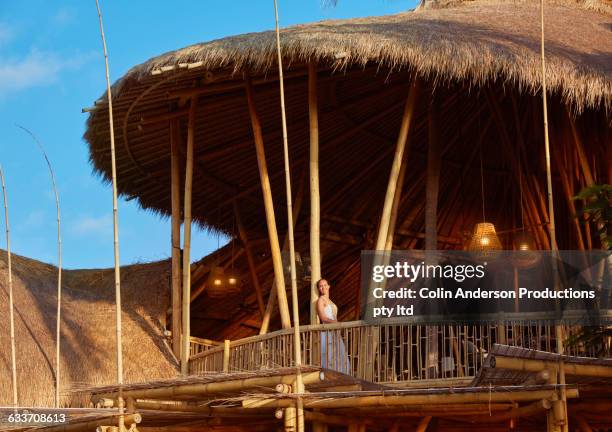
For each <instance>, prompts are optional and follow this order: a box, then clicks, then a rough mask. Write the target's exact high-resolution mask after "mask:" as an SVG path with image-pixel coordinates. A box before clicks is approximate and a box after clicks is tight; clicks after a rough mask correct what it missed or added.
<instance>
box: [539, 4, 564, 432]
mask: <svg viewBox="0 0 612 432" xmlns="http://www.w3.org/2000/svg"><path fill="white" fill-rule="evenodd" d="M540 24H541V26H540V27H541V39H540V48H541V56H542V109H543V117H544V150H545V152H546V189H547V196H548V230H549V236H550V245H551V247H552V250H553V260H552V271H553V276H554V278H555V282H554V284H555V289H559V286H558V285H559V280H558V279H559V275H558V269H557V259H556V256H557V254H558V250H559V248H558V245H557V237H556V233H555V208H554V203H553V189H552V170H551V166H550V142H549V138H548V107H547V104H546V59H545V56H544V0H540ZM557 307H559V306H558V305H557ZM555 336H556V337H555V339H556V342H557V353H558V354H560V355H562V354H563V329H562V328H561V326H560V325H558V324H557V325H555ZM566 394H567V393H566V391H565V387H563V388H562V389H561V399H562V402H563V411H564V413H565V414H567V400H566V398H567V397H566ZM567 423H568V421H567V416H566V418H565V423H564V425H563V428H562V429H563V431H564V432H567V430H568V424H567Z"/></svg>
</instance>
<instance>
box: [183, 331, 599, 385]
mask: <svg viewBox="0 0 612 432" xmlns="http://www.w3.org/2000/svg"><path fill="white" fill-rule="evenodd" d="M562 329H563V334H564V338H567V337H568V336H570V335H572V334H575V333H576V332H577V331H578V328H577V327H569V326H563V327H562ZM300 332H301V338H300V339H301V346H302V363H303V364H306V365H313V366H322V367H326V368H329V369H334V370H337V371H340V372H344V373H346V374H348V375H351V376H353V377H355V378H358V379H361V380H366V381H370V382H374V383H400V382H403V383H405V382H410V381H417V380H425V379H436V380H440V379H461V378H466V379H467V378H471V377H474V376H475V375H476V374H477V372H478V370H479V369H480V367H481V366H482V364H483V361H484V358H485V356H486V353H487V352H488V351H490V350H491V348H492V346H493V344H494V343H503V344H507V345H511V346H519V347H523V348H531V349H536V350H541V351H549V352H555V351H556V337H555V326H554V325H553V324H548V323H546V324H544V323H539V322H536V321H504V322H502V323H499V322H495V323H487V324H469V325H461V324H444V325H437V326H432V325H423V324H406V323H401V324H385V325H376V326H373V325H371V324H366V323H364V322H362V321H352V322H342V323H335V324H328V325H316V326H315V325H313V326H303V327H301V328H300ZM292 344H293V330H292V329H285V330H279V331H275V332H272V333H268V334H266V335H259V336H252V337H249V338H245V339H240V340H235V341H231V342H230V343H229V347H228V348H229V349H228V348H224V347H223V346H218V347H212V348H211V347H209V348H207V349H206V350H204V351H202V352H200V353H199V354H196V355H194V356H193V357H192V358H191V360H190V364H189V368H190V373H191V374H206V373H214V372H222V371H224V370H225V371H228V372H244V371H257V370H262V369H272V368H278V367H288V366H292V365H293V364H294V354H293V346H292ZM566 353H567V354H571V355H581V356H595V349H594V348H590V349H589V348H587V347H584V346H574V347H568V348H566ZM224 356H225V363H226V364H225V368H224Z"/></svg>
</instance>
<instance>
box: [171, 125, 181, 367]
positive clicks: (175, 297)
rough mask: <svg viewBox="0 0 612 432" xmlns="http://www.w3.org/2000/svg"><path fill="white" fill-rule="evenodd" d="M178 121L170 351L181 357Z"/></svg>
mask: <svg viewBox="0 0 612 432" xmlns="http://www.w3.org/2000/svg"><path fill="white" fill-rule="evenodd" d="M179 136H180V135H179V123H178V121H177V120H174V121H172V122H170V172H171V174H170V194H171V198H170V199H171V204H172V231H171V243H172V351H173V352H174V355H175V356H176V358H180V357H181V180H180V156H179V155H180V151H179V141H180V140H179Z"/></svg>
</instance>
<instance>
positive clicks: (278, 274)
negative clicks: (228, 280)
mask: <svg viewBox="0 0 612 432" xmlns="http://www.w3.org/2000/svg"><path fill="white" fill-rule="evenodd" d="M245 84H246V85H245V87H246V95H247V103H248V108H249V114H250V117H251V127H252V129H253V140H254V142H255V150H256V153H257V165H258V167H259V178H260V181H261V189H262V194H263V199H264V207H265V211H266V222H267V225H268V236H269V237H270V249H271V252H272V265H273V267H274V283H275V284H276V296H277V297H278V306H279V310H280V315H281V324H282V327H283V328H290V327H291V319H290V317H289V306H288V303H287V293H286V288H285V277H284V273H283V262H282V258H281V252H280V245H279V241H278V232H277V230H276V218H275V216H274V204H273V202H272V189H271V187H270V177H269V175H268V167H267V164H266V154H265V149H264V142H263V135H262V132H261V124H260V122H259V116H258V115H257V111H256V109H255V101H254V100H253V88H252V84H251V79H250V78H249V77H247V78H246V80H245Z"/></svg>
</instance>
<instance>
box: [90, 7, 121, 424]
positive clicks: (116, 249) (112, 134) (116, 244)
mask: <svg viewBox="0 0 612 432" xmlns="http://www.w3.org/2000/svg"><path fill="white" fill-rule="evenodd" d="M96 9H97V10H98V20H99V22H100V36H101V37H102V47H103V50H104V65H105V70H106V96H107V98H108V123H109V132H110V146H111V148H110V150H111V172H112V184H113V243H114V248H113V249H114V259H115V326H116V334H117V339H116V343H117V384H118V385H119V395H118V411H119V430H123V428H124V427H125V423H124V421H125V417H124V415H123V414H124V405H123V394H122V387H123V354H122V345H123V343H122V334H121V273H120V265H119V221H118V214H117V161H116V158H115V127H114V125H113V97H112V92H111V83H110V72H109V67H108V51H107V49H106V37H105V36H104V24H103V22H102V12H101V11H100V3H99V1H98V0H96Z"/></svg>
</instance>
